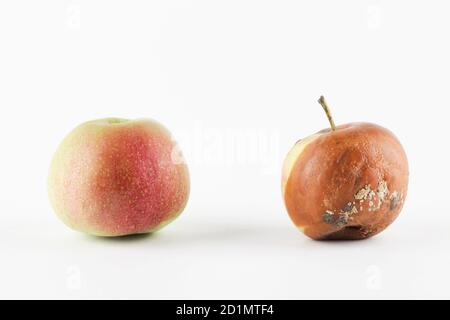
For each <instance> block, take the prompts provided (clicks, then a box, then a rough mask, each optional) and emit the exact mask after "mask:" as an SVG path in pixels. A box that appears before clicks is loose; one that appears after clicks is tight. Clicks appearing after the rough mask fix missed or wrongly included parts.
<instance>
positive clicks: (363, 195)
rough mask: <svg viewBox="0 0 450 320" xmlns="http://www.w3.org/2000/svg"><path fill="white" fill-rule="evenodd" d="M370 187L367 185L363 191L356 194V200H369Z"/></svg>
mask: <svg viewBox="0 0 450 320" xmlns="http://www.w3.org/2000/svg"><path fill="white" fill-rule="evenodd" d="M370 191H371V190H370V185H366V186H365V187H364V188H363V189H361V190H359V191H358V192H357V193H356V194H355V199H356V200H365V199H367V196H368V195H369V193H370Z"/></svg>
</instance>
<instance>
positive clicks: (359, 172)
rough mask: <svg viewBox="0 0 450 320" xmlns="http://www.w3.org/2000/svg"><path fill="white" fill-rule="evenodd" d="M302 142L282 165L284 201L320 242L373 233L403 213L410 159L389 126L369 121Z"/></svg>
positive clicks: (301, 226)
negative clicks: (385, 126)
mask: <svg viewBox="0 0 450 320" xmlns="http://www.w3.org/2000/svg"><path fill="white" fill-rule="evenodd" d="M319 103H320V104H321V105H322V106H323V108H324V110H325V112H326V114H327V116H328V119H329V121H330V124H331V129H327V130H323V131H320V132H319V133H317V134H315V135H312V136H310V137H308V138H306V139H303V140H300V141H299V142H298V143H297V144H296V145H295V146H294V147H293V149H292V150H291V151H290V153H289V154H288V156H287V159H286V161H285V165H284V169H283V182H282V184H283V196H284V201H285V204H286V207H287V210H288V212H289V215H290V217H291V219H292V220H293V222H294V224H295V225H296V226H297V227H298V228H299V229H300V230H301V231H302V232H304V233H305V234H306V235H307V236H309V237H311V238H312V239H315V240H357V239H365V238H369V237H372V236H374V235H376V234H378V233H380V232H381V231H383V230H384V229H385V228H386V227H388V226H389V225H390V224H391V223H392V222H393V221H394V220H395V219H396V218H397V216H398V215H399V213H400V211H401V210H402V207H403V204H404V202H405V198H406V194H407V191H408V177H409V169H408V160H407V158H406V154H405V151H404V150H403V148H402V146H401V144H400V142H399V141H398V140H397V138H396V137H395V136H394V134H392V132H390V131H389V130H387V129H385V128H382V127H380V126H378V125H375V124H370V123H351V124H347V125H342V126H338V127H336V126H335V124H334V121H333V118H332V116H331V114H330V110H329V108H328V106H327V104H326V102H325V99H324V98H323V97H321V98H320V100H319Z"/></svg>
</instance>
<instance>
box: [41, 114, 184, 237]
mask: <svg viewBox="0 0 450 320" xmlns="http://www.w3.org/2000/svg"><path fill="white" fill-rule="evenodd" d="M48 191H49V197H50V201H51V204H52V206H53V208H54V210H55V212H56V214H57V215H58V216H59V217H60V218H61V220H62V221H63V222H64V223H65V224H66V225H68V226H69V227H71V228H72V229H75V230H77V231H81V232H84V233H87V234H91V235H96V236H104V237H114V236H125V235H131V234H141V233H151V232H154V231H157V230H159V229H160V228H162V227H163V226H165V225H167V224H168V223H169V222H171V221H173V220H174V219H175V218H176V217H177V216H178V215H179V214H180V213H181V212H182V211H183V210H184V208H185V206H186V204H187V201H188V198H189V192H190V182H189V173H188V168H187V165H186V164H185V162H184V161H183V159H182V157H181V154H180V152H179V149H177V144H176V143H175V142H174V141H173V140H172V138H171V134H170V132H169V131H168V130H167V129H165V128H164V127H163V126H162V125H161V124H159V123H157V122H155V121H152V120H146V119H143V120H132V121H130V120H126V119H116V118H108V119H100V120H95V121H90V122H86V123H84V124H82V125H80V126H78V127H77V128H75V129H74V130H73V131H72V132H71V133H70V134H69V135H68V136H67V137H66V138H65V139H64V140H63V142H62V143H61V145H60V146H59V147H58V149H57V151H56V153H55V155H54V157H53V160H52V163H51V167H50V172H49V177H48Z"/></svg>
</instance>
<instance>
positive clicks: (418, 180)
mask: <svg viewBox="0 0 450 320" xmlns="http://www.w3.org/2000/svg"><path fill="white" fill-rule="evenodd" d="M449 10H450V4H449V2H448V1H444V0H442V1H438V0H435V1H406V0H405V1H381V0H370V1H367V0H364V1H361V0H354V1H332V0H328V1H302V2H300V1H261V0H259V1H256V0H255V1H249V0H239V1H234V0H228V1H210V0H208V1H207V0H204V1H196V0H191V1H181V0H178V1H173V0H172V1H168V0H165V1H144V0H140V1H138V0H132V1H113V0H108V1H106V0H103V1H100V0H89V1H87V0H85V1H82V0H78V1H77V0H66V1H61V0H53V1H50V0H42V1H32V0H29V1H24V0H2V1H1V2H0V110H1V115H2V121H1V124H0V143H1V157H0V199H1V207H0V208H1V209H0V298H74V299H78V298H149V299H168V298H170V299H177V298H182V299H190V298H192V299H197V298H202V299H205V298H212V299H215V298H234V299H241V298H242V299H244V298H245V299H259V298H262V299H265V298H267V299H300V298H357V299H358V298H364V299H366V298H375V299H378V298H450V293H449V292H448V287H449V285H450V273H449V270H450V253H449V245H450V215H449V214H450V205H449V203H448V200H449V197H450V196H449V180H450V173H449V163H450V152H449V136H450V135H449V130H450V128H449V125H448V124H449V121H450V120H449V117H450V111H449V110H450V95H449V92H448V91H449V80H450V79H449V74H450V63H449V57H450V44H449V41H448V33H449V31H450V19H449V17H448V13H449ZM320 94H324V95H325V96H326V97H327V99H328V101H329V104H330V105H331V107H332V108H333V112H334V115H335V119H336V121H337V122H338V123H346V122H352V121H370V122H375V123H378V124H381V125H383V126H385V127H387V128H389V129H391V130H392V131H394V132H395V133H396V134H397V136H398V137H399V138H400V140H401V141H402V142H403V144H404V147H405V149H406V150H407V153H408V156H409V160H410V165H411V183H410V193H409V198H408V201H407V205H406V207H405V209H404V211H403V212H402V214H401V215H400V218H399V219H398V220H397V221H396V222H395V223H394V224H393V225H392V226H391V227H390V228H389V229H388V230H387V231H385V232H384V233H382V234H381V235H379V236H377V237H375V238H373V239H370V240H367V241H363V242H334V243H329V242H325V243H324V242H314V241H312V240H309V239H308V238H306V237H305V236H303V235H302V234H300V233H299V232H298V231H297V230H296V228H295V227H294V225H293V224H292V223H291V221H290V220H289V218H288V215H287V214H286V210H285V209H284V205H283V201H282V197H281V191H280V175H281V173H280V171H281V165H282V161H283V158H284V156H285V154H286V153H287V152H288V150H289V149H290V147H291V146H292V145H293V144H294V142H296V141H297V140H298V139H299V138H302V137H305V136H307V135H309V134H311V133H314V132H316V131H318V130H320V129H322V128H324V127H326V126H327V121H326V117H325V115H324V114H323V111H322V110H321V108H320V106H319V105H318V104H317V102H316V101H317V99H318V97H319V95H320ZM107 116H114V117H125V118H142V117H151V118H154V119H157V120H159V121H160V122H162V123H164V124H165V125H166V126H167V127H168V128H170V129H171V131H172V132H173V133H174V135H175V137H176V138H177V139H178V140H179V142H180V144H181V146H182V149H183V150H184V153H185V155H186V157H187V158H188V161H189V165H190V170H191V176H192V194H191V199H190V202H189V206H188V208H187V210H186V211H185V212H184V213H183V215H182V216H181V217H180V218H179V219H178V220H177V221H175V222H174V223H173V224H171V225H170V226H168V227H167V228H166V229H164V230H162V231H161V232H159V233H158V234H156V235H153V236H147V237H142V236H141V237H131V238H126V239H116V240H113V239H99V238H94V237H90V236H85V235H83V234H80V233H77V232H74V231H72V230H70V229H68V228H67V227H66V226H64V225H63V224H62V223H61V222H60V221H59V220H58V219H57V218H56V216H55V215H54V213H53V212H52V209H51V208H50V205H49V202H48V199H47V192H46V178H47V171H48V166H49V162H50V159H51V157H52V154H53V152H54V151H55V149H56V147H57V145H58V143H59V142H60V141H61V139H62V138H63V137H64V136H65V135H66V134H67V133H68V132H69V131H70V130H71V129H72V128H73V127H75V126H76V125H78V124H79V123H82V122H84V121H87V120H91V119H95V118H102V117H107ZM255 136H257V137H259V138H258V140H254V139H253V138H254V137H255ZM246 137H253V138H246ZM226 141H231V142H226Z"/></svg>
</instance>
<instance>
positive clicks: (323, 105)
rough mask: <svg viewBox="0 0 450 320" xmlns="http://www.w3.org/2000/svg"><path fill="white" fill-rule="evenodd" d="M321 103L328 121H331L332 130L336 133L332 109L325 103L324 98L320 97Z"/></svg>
mask: <svg viewBox="0 0 450 320" xmlns="http://www.w3.org/2000/svg"><path fill="white" fill-rule="evenodd" d="M319 103H320V105H321V106H322V108H323V110H325V113H326V114H327V117H328V121H330V125H331V130H333V131H336V125H335V124H334V120H333V116H332V115H331V111H330V107H328V104H327V102H326V101H325V98H324V96H320V99H319Z"/></svg>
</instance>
